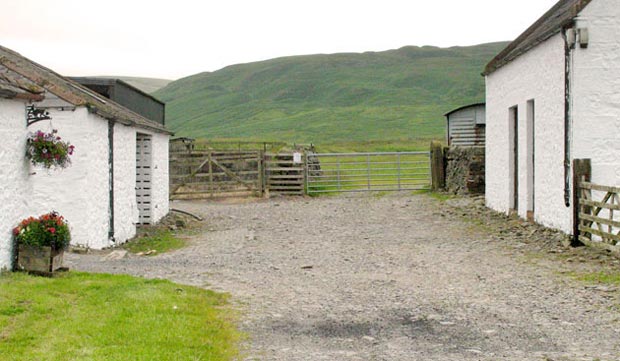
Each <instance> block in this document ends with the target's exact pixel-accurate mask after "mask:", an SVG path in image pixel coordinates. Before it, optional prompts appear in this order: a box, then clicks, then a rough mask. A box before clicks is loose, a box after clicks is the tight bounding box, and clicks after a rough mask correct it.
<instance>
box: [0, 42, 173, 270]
mask: <svg viewBox="0 0 620 361" xmlns="http://www.w3.org/2000/svg"><path fill="white" fill-rule="evenodd" d="M32 105H34V107H35V108H36V109H39V110H44V111H46V112H47V113H48V115H49V118H50V119H46V120H43V121H38V122H34V123H31V122H29V121H28V120H27V119H28V114H27V113H28V112H27V107H28V106H32ZM29 123H31V124H29ZM52 129H57V130H58V135H60V136H61V137H62V138H63V139H64V140H68V141H69V142H70V143H71V144H73V145H74V146H75V154H74V155H73V156H72V157H71V161H72V165H71V166H69V167H68V168H65V169H60V170H54V169H52V170H46V169H44V168H38V167H34V166H32V165H31V164H30V163H29V162H28V160H27V159H26V157H25V151H26V138H27V136H28V134H29V133H30V132H36V131H37V130H42V131H44V132H49V131H51V130H52ZM170 134H171V133H170V132H169V131H167V130H166V128H165V127H164V126H163V125H162V124H161V123H158V122H154V121H151V120H149V119H146V118H145V117H143V116H141V115H139V114H137V113H134V112H132V111H130V110H128V109H127V108H124V107H122V106H120V105H118V104H117V103H115V102H113V101H111V100H110V99H107V98H105V97H102V96H100V95H99V94H97V93H95V92H93V91H91V90H89V89H88V88H85V87H83V86H81V85H79V84H78V83H76V82H73V81H71V80H69V79H67V78H65V77H62V76H60V75H59V74H57V73H55V72H53V71H52V70H50V69H47V68H45V67H43V66H41V65H39V64H36V63H34V62H32V61H30V60H28V59H26V58H24V57H22V56H21V55H19V54H17V53H15V52H13V51H11V50H9V49H6V48H4V47H1V46H0V136H2V141H1V142H0V179H2V184H3V185H2V193H1V194H0V269H1V268H10V267H11V261H12V252H13V247H12V235H11V230H12V228H13V227H15V226H16V225H17V223H18V222H19V221H20V220H21V219H23V218H25V217H28V216H38V215H40V214H43V213H46V212H49V211H52V210H55V211H58V212H59V213H60V214H62V215H63V216H65V218H66V219H67V221H68V222H69V225H70V227H71V234H72V244H73V245H79V246H84V247H90V248H95V249H101V248H104V247H108V246H112V245H115V244H119V243H123V242H125V241H126V240H128V239H129V238H131V237H133V236H134V235H135V233H136V225H137V224H140V223H146V224H148V223H155V222H157V221H158V220H160V219H161V218H162V217H163V216H165V215H166V214H167V213H168V210H169V209H168V141H169V137H170Z"/></svg>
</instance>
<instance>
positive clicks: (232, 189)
mask: <svg viewBox="0 0 620 361" xmlns="http://www.w3.org/2000/svg"><path fill="white" fill-rule="evenodd" d="M430 183H431V165H430V152H392V153H387V152H384V153H315V152H314V151H313V149H306V150H299V151H295V152H291V151H288V152H277V151H276V152H273V151H272V152H267V151H266V147H263V149H260V150H243V149H241V147H238V148H237V149H234V150H215V149H213V148H211V147H210V146H209V145H205V144H201V143H196V142H194V141H193V140H191V139H190V140H188V139H186V138H180V139H178V140H175V141H173V142H171V146H170V199H204V198H222V197H247V196H255V197H261V196H267V197H269V196H271V195H287V196H288V195H299V196H301V195H304V194H309V195H313V194H321V193H342V192H373V191H406V190H417V189H428V188H429V187H430Z"/></svg>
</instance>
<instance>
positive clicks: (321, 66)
mask: <svg viewBox="0 0 620 361" xmlns="http://www.w3.org/2000/svg"><path fill="white" fill-rule="evenodd" d="M505 45H506V43H492V44H484V45H478V46H472V47H453V48H447V49H440V48H436V47H428V46H427V47H413V46H408V47H404V48H401V49H398V50H390V51H385V52H367V53H362V54H332V55H308V56H294V57H286V58H278V59H273V60H267V61H262V62H255V63H248V64H240V65H233V66H229V67H226V68H224V69H221V70H219V71H216V72H209V73H200V74H196V75H193V76H190V77H187V78H183V79H180V80H177V81H174V82H172V83H170V84H168V86H166V87H165V88H163V89H160V90H159V91H157V92H155V93H154V95H155V96H157V97H158V98H160V99H162V100H163V101H165V102H167V106H166V110H167V118H166V123H167V124H168V125H169V127H170V128H171V129H172V130H173V131H175V132H176V133H177V135H179V136H191V137H207V138H231V139H253V140H274V141H286V142H300V143H309V142H313V143H318V144H323V143H333V142H338V141H374V140H403V139H414V138H419V137H424V138H433V137H435V138H441V137H443V132H444V126H445V125H444V123H445V121H444V118H443V115H442V114H443V113H445V112H446V111H449V110H451V109H453V108H455V107H458V106H461V105H465V104H469V103H473V102H479V101H482V100H483V99H484V79H483V77H482V76H481V75H480V73H481V71H482V68H483V66H484V65H485V64H486V63H487V62H488V61H489V60H490V59H491V58H492V57H493V56H494V55H495V54H497V53H498V52H499V51H500V50H501V49H502V48H503V47H504V46H505Z"/></svg>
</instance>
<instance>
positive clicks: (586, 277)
mask: <svg viewBox="0 0 620 361" xmlns="http://www.w3.org/2000/svg"><path fill="white" fill-rule="evenodd" d="M571 276H572V277H573V278H575V279H576V280H578V281H582V282H586V283H595V284H603V285H614V286H620V272H611V271H609V272H590V273H576V272H573V273H571Z"/></svg>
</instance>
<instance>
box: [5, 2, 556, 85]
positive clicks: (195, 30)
mask: <svg viewBox="0 0 620 361" xmlns="http://www.w3.org/2000/svg"><path fill="white" fill-rule="evenodd" d="M0 3H1V4H2V7H1V11H0V45H3V46H5V47H8V48H11V49H13V50H15V51H17V52H19V53H21V54H22V55H24V56H26V57H28V58H30V59H32V60H34V61H37V62H39V63H41V64H43V65H45V66H47V67H49V68H51V69H53V70H55V71H57V72H59V73H61V74H64V75H119V76H120V75H125V76H144V77H155V78H167V79H177V78H181V77H184V76H188V75H192V74H195V73H199V72H203V71H214V70H218V69H220V68H222V67H224V66H227V65H232V64H238V63H246V62H252V61H257V60H265V59H270V58H275V57H280V56H287V55H301V54H316V53H338V52H363V51H381V50H388V49H396V48H400V47H402V46H405V45H420V46H422V45H435V46H440V47H449V46H455V45H462V46H463V45H475V44H480V43H486V42H492V41H502V40H512V39H514V38H516V37H517V36H518V35H519V34H520V33H521V32H523V31H524V30H525V29H526V28H527V27H528V26H529V25H531V24H532V23H533V22H534V21H536V20H537V19H538V18H539V17H540V16H541V15H542V14H543V13H544V12H545V11H546V10H548V9H549V8H551V6H553V4H555V3H556V0H519V1H506V0H468V1H463V0H431V1H426V0H424V1H423V0H373V1H367V0H310V1H309V0H218V1H210V0H202V1H200V0H166V1H162V0H149V1H146V0H99V1H92V0H0Z"/></svg>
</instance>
